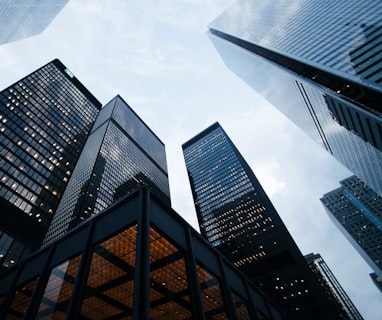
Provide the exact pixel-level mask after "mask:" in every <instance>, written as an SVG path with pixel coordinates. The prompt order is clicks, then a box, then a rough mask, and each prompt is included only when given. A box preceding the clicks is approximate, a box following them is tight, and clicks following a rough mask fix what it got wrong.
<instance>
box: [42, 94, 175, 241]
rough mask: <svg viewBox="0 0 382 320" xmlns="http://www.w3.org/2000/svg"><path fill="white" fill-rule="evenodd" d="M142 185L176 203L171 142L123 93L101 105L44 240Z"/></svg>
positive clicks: (52, 238) (167, 202)
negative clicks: (171, 185) (169, 160)
mask: <svg viewBox="0 0 382 320" xmlns="http://www.w3.org/2000/svg"><path fill="white" fill-rule="evenodd" d="M142 185H146V186H148V187H149V188H150V189H151V190H152V192H153V193H154V194H155V195H156V196H157V197H158V198H160V199H161V200H162V201H163V202H165V203H166V204H167V205H170V191H169V182H168V174H167V162H166V153H165V146H164V144H163V143H162V142H161V141H160V140H159V138H158V137H157V136H156V135H155V134H154V133H153V132H152V131H151V130H150V128H149V127H148V126H147V125H146V124H145V123H144V122H143V121H142V120H141V119H140V118H139V116H138V115H137V114H136V113H135V112H134V111H133V110H132V109H131V108H130V107H129V105H128V104H127V103H126V102H125V101H124V100H123V99H122V98H121V97H120V96H119V95H118V96H116V97H115V98H113V99H112V100H111V101H110V102H109V103H108V104H106V105H105V106H104V107H103V108H102V109H101V112H100V114H99V116H98V118H97V120H96V122H95V124H94V126H93V129H92V131H91V132H90V135H89V138H88V141H87V142H86V145H85V147H84V150H83V152H82V154H81V156H80V159H79V161H78V164H77V166H76V168H75V169H74V171H73V175H72V177H71V179H70V181H69V184H68V188H67V190H66V191H65V193H64V194H63V196H62V200H61V202H60V204H59V206H58V208H57V214H56V215H55V216H54V219H53V221H52V224H51V226H50V227H49V230H48V233H47V235H46V238H45V240H44V243H45V244H47V243H49V242H50V241H52V240H54V239H57V238H58V237H60V236H61V235H63V234H64V233H65V232H67V230H68V229H71V228H73V227H74V226H76V225H78V224H79V223H80V222H82V221H83V220H85V219H86V218H88V217H90V216H91V215H93V214H96V213H98V212H100V211H101V210H103V209H105V208H107V207H108V206H109V205H110V204H112V203H113V202H114V201H116V200H118V199H119V198H120V197H122V196H123V195H125V194H127V193H129V192H131V191H133V190H135V189H137V188H138V187H139V186H142Z"/></svg>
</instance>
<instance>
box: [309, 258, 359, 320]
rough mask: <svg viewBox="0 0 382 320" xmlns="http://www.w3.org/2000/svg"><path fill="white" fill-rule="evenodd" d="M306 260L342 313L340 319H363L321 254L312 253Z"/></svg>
mask: <svg viewBox="0 0 382 320" xmlns="http://www.w3.org/2000/svg"><path fill="white" fill-rule="evenodd" d="M305 260H306V262H308V265H309V268H310V269H311V270H312V272H313V274H314V275H315V276H316V277H317V279H318V281H319V282H320V284H321V286H322V287H323V288H324V290H325V294H326V295H327V296H328V298H329V299H330V300H331V301H332V302H333V304H334V305H336V306H337V310H338V311H339V314H341V317H340V319H352V320H362V319H363V318H362V316H361V314H360V313H359V312H358V310H357V308H356V307H355V306H354V304H353V302H352V301H351V300H350V298H349V297H348V295H347V294H346V292H345V290H344V289H343V288H342V286H341V284H340V283H339V282H338V280H337V278H336V277H335V275H334V274H333V272H332V271H331V270H330V268H329V266H328V265H327V264H326V262H325V260H324V259H323V258H322V257H321V255H320V254H313V253H310V254H307V255H306V256H305Z"/></svg>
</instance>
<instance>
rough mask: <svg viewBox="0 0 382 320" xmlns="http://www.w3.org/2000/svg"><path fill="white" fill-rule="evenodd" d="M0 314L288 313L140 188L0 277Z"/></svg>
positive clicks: (238, 319)
mask: <svg viewBox="0 0 382 320" xmlns="http://www.w3.org/2000/svg"><path fill="white" fill-rule="evenodd" d="M0 318H1V319H123V320H133V319H134V320H142V319H151V320H179V319H195V320H207V319H208V320H211V319H222V320H228V319H229V320H251V319H252V320H253V319H256V320H260V319H262V320H265V319H267V320H272V319H274V320H292V319H294V318H291V317H289V316H288V315H287V314H286V312H285V311H284V310H283V309H282V308H281V307H280V306H279V305H277V304H276V303H275V302H274V301H272V300H271V299H269V297H267V296H266V295H265V294H264V293H263V292H262V291H261V290H259V289H258V288H256V286H255V285H254V284H253V282H252V281H250V280H249V279H248V278H247V277H245V276H244V275H243V273H241V272H239V271H238V270H237V269H236V268H235V267H234V266H232V264H231V263H230V262H229V261H228V260H227V259H225V258H224V257H223V256H222V255H221V254H220V253H219V252H218V251H216V250H215V249H214V248H213V247H212V246H211V245H210V244H209V243H207V242H206V241H205V240H204V239H203V238H202V237H201V236H200V234H199V233H198V232H196V231H195V230H194V229H193V228H192V227H191V226H190V225H189V224H188V223H187V222H186V221H185V220H184V219H182V218H181V217H180V216H179V215H178V214H177V213H176V212H175V211H174V210H172V209H171V208H169V207H168V206H166V205H164V204H163V202H162V201H160V200H159V199H158V198H157V197H156V196H155V195H154V194H153V193H152V192H151V191H150V188H147V187H144V186H143V187H141V188H140V189H139V190H137V191H135V192H132V193H130V194H129V195H127V196H125V197H124V198H123V199H121V200H120V201H119V202H118V203H117V204H116V205H113V206H110V207H109V208H107V209H106V210H104V211H102V212H100V213H99V214H97V215H94V216H92V217H90V218H89V219H87V220H86V221H84V223H83V224H82V225H81V228H75V229H72V230H70V231H69V232H68V233H67V234H66V235H65V237H61V238H60V239H57V241H54V242H53V243H52V244H50V245H49V246H48V247H46V248H42V249H41V250H40V251H38V252H36V253H35V254H34V255H32V256H31V257H29V258H28V259H27V260H25V261H23V262H22V263H20V265H19V266H18V268H13V269H11V270H9V271H8V272H7V273H6V274H4V275H0Z"/></svg>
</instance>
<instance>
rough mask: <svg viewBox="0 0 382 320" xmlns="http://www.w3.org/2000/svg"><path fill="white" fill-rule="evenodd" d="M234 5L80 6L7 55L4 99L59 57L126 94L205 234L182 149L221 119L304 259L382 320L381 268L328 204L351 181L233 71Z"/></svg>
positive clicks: (89, 2) (99, 86) (109, 90)
mask: <svg viewBox="0 0 382 320" xmlns="http://www.w3.org/2000/svg"><path fill="white" fill-rule="evenodd" d="M231 2H232V1H228V0H183V1H179V0H157V1H149V0H140V1H135V0H134V1H133V0H124V1H122V0H120V1H117V0H108V1H105V0H104V1H101V0H81V1H79V0H78V1H75V0H71V1H69V3H68V5H67V6H66V7H65V8H64V9H63V10H62V12H61V13H60V14H59V15H58V16H57V18H56V19H55V20H54V21H53V23H52V24H51V25H50V26H49V27H48V28H47V30H45V32H44V33H43V34H41V35H38V36H35V37H32V38H29V39H26V40H22V41H18V42H14V43H10V44H5V45H2V46H0V61H1V62H2V63H1V64H0V89H3V88H5V87H6V86H8V85H10V84H11V83H13V82H15V81H17V80H18V79H20V78H21V77H23V76H25V75H26V74H28V73H30V72H32V71H34V70H35V69H37V68H39V67H40V66H42V65H44V64H46V63H47V62H49V61H51V60H53V59H54V58H59V59H60V60H61V61H62V62H63V63H64V64H65V65H66V66H67V67H68V68H69V69H70V70H71V71H72V72H73V73H74V74H75V75H76V76H77V77H78V78H79V80H80V81H81V82H82V83H83V84H84V85H85V86H86V87H87V88H88V89H89V90H90V91H91V92H92V93H93V94H94V95H95V96H96V97H97V98H98V99H99V100H100V101H101V102H102V103H103V104H106V103H107V102H108V101H109V100H111V99H112V98H113V97H114V96H115V95H116V94H120V95H121V96H122V97H123V98H124V99H125V100H126V101H127V103H129V104H130V106H131V107H132V108H133V109H134V110H135V111H136V112H137V114H138V115H139V116H140V117H141V118H142V119H143V120H144V121H145V122H146V123H147V124H148V125H149V127H150V128H151V129H152V130H153V131H154V132H155V133H156V134H157V135H158V137H159V138H160V139H161V140H162V141H163V142H164V143H165V145H166V150H167V160H168V170H169V179H170V190H171V195H172V203H173V207H174V209H175V210H176V211H177V212H178V213H179V214H180V215H182V216H183V217H184V218H185V219H186V220H187V221H188V222H189V223H191V224H192V225H193V226H194V227H196V228H197V220H196V215H195V210H194V206H193V203H192V196H191V190H190V187H189V182H188V178H187V174H186V169H185V164H184V160H183V155H182V150H181V145H182V143H184V142H185V141H187V140H188V139H190V138H191V137H193V136H194V135H196V134H197V133H199V132H200V131H202V130H203V129H205V128H206V127H207V126H209V125H210V124H212V123H213V122H215V121H219V122H220V124H221V125H222V126H223V128H224V129H225V131H226V132H227V134H228V135H229V136H230V137H231V139H232V140H233V142H234V143H235V144H236V146H237V147H238V149H239V150H240V152H241V153H242V154H243V156H244V158H245V159H246V160H247V161H248V163H249V165H250V166H251V167H252V169H253V171H254V172H255V174H256V176H257V177H258V179H259V180H260V182H261V184H262V185H263V187H264V189H265V191H266V192H267V193H268V195H269V196H270V198H271V200H272V202H273V204H274V205H275V207H276V209H277V210H278V212H279V214H280V216H281V217H282V219H283V221H284V222H285V224H286V225H287V227H288V229H289V231H290V232H291V234H292V236H293V237H294V239H295V241H296V243H297V245H298V246H299V247H300V249H301V251H302V253H303V254H307V253H310V252H315V253H320V254H321V255H322V256H323V258H324V259H325V260H326V262H327V264H328V265H329V266H330V268H331V269H332V271H333V272H334V274H335V275H336V277H337V278H338V280H339V281H340V282H341V284H342V286H343V287H344V288H345V290H346V291H347V293H348V294H349V296H350V298H351V299H352V300H353V302H354V303H355V305H356V307H357V308H358V310H359V311H360V312H361V313H362V315H363V316H364V318H365V319H377V318H378V315H379V313H380V312H379V310H380V303H381V294H380V293H379V292H378V290H377V289H376V288H375V287H374V285H373V284H372V282H371V280H370V279H369V275H368V274H369V272H371V270H370V268H369V267H368V266H367V265H366V263H365V262H364V261H363V260H362V258H361V257H360V256H359V255H358V253H357V252H356V251H355V250H354V249H353V248H352V247H351V246H350V244H349V243H348V242H347V240H346V239H345V238H344V237H343V236H342V234H341V233H340V232H339V231H338V230H337V229H336V227H335V226H334V225H333V224H332V222H331V221H330V220H329V218H328V216H327V214H326V212H325V210H324V208H323V207H322V205H321V203H320V201H319V198H320V197H321V196H322V195H323V194H324V193H326V192H329V191H331V190H332V189H334V188H336V187H338V186H339V183H338V181H339V180H341V179H343V178H346V177H348V176H350V175H351V173H350V172H349V171H347V170H346V169H345V168H344V167H343V166H342V165H340V164H339V163H338V162H337V161H336V160H334V159H333V158H331V156H329V155H328V154H327V153H326V152H325V151H324V150H322V149H321V147H320V146H318V145H316V144H315V143H314V142H313V141H312V140H311V139H310V138H308V137H307V136H305V134H304V133H302V132H301V131H300V130H299V129H298V128H296V127H295V126H294V125H293V124H292V123H290V122H289V121H288V120H287V119H286V118H285V117H284V116H282V115H281V114H280V113H279V112H278V111H277V110H276V109H274V108H273V107H272V106H270V105H269V104H268V103H267V102H266V101H265V100H264V99H263V98H262V97H260V96H259V95H257V94H256V93H255V92H254V91H253V90H252V89H250V88H249V87H248V86H247V85H246V84H245V83H244V82H242V81H241V80H240V79H239V78H237V77H236V76H235V75H234V74H232V73H231V72H230V71H229V70H228V69H227V68H226V67H225V66H224V64H223V62H222V61H221V60H220V57H219V55H218V53H217V52H216V51H215V49H214V48H213V46H212V44H211V42H210V41H209V39H208V36H207V25H208V23H209V22H211V21H212V20H213V19H214V18H215V17H216V16H217V15H218V14H220V13H221V12H222V11H223V10H224V9H225V8H227V7H228V5H229V4H230V3H231Z"/></svg>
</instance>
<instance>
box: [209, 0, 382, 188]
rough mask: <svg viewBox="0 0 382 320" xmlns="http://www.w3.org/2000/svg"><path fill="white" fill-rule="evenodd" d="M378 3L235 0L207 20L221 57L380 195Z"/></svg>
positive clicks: (381, 10)
mask: <svg viewBox="0 0 382 320" xmlns="http://www.w3.org/2000/svg"><path fill="white" fill-rule="evenodd" d="M381 24H382V3H381V1H379V0H368V1H365V2H363V3H362V4H361V3H360V2H358V1H356V0H349V1H346V2H343V1H329V0H323V1H309V0H292V1H288V3H279V1H276V0H274V1H268V0H258V1H254V0H242V1H238V2H237V3H236V4H234V5H233V6H232V7H230V8H229V9H227V10H226V11H225V12H224V13H223V14H222V15H221V16H219V17H217V18H216V19H215V20H214V21H213V22H212V23H211V24H210V26H209V28H210V32H209V34H210V39H211V40H212V42H213V44H214V45H215V47H216V49H217V51H218V52H219V54H220V55H221V58H222V59H223V61H224V62H225V64H226V65H227V66H228V67H229V68H230V69H231V70H232V71H233V72H234V73H236V74H237V75H238V76H239V77H241V78H242V79H243V80H244V81H245V82H247V83H248V84H249V85H250V86H251V87H252V88H254V89H255V90H256V91H257V92H259V93H260V94H261V95H263V96H264V97H265V98H266V99H267V100H268V101H269V102H270V103H271V104H273V105H274V106H275V107H276V108H278V109H279V110H280V111H281V112H282V113H283V114H284V115H286V116H287V117H288V118H289V119H290V120H291V121H293V122H294V123H295V124H296V125H297V126H299V127H300V128H301V129H302V130H303V131H305V132H306V133H307V134H308V135H309V136H310V137H312V138H313V139H314V140H315V141H316V142H317V143H319V144H320V145H321V146H323V147H324V148H325V149H326V150H327V151H328V152H329V153H331V154H332V155H333V156H334V157H335V158H336V159H337V160H339V161H340V162H341V163H342V164H344V165H345V166H346V167H347V168H348V169H349V170H350V171H352V172H353V173H354V174H356V175H357V176H358V177H359V178H361V179H362V180H363V181H365V182H366V183H367V184H368V185H369V186H370V187H372V188H373V189H374V190H375V191H376V192H378V193H379V194H380V195H382V151H381V150H382V120H381V119H382V118H381V115H382V108H381V104H380V101H381V100H382V55H381V54H380V42H381V39H382V29H381V27H380V26H381Z"/></svg>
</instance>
